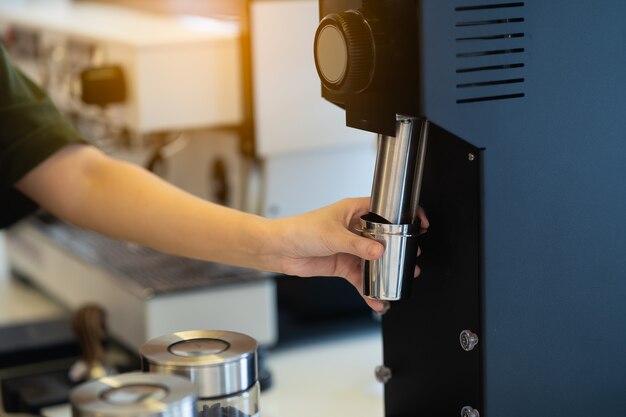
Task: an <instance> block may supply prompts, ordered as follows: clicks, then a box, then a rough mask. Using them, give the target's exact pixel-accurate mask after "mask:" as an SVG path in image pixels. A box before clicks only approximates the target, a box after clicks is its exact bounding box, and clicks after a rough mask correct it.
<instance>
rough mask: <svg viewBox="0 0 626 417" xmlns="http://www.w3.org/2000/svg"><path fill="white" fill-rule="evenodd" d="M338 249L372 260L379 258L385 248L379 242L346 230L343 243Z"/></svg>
mask: <svg viewBox="0 0 626 417" xmlns="http://www.w3.org/2000/svg"><path fill="white" fill-rule="evenodd" d="M340 251H341V252H345V253H349V254H351V255H354V256H358V257H359V258H361V259H367V260H372V259H378V258H380V257H381V256H382V254H383V252H384V251H385V248H384V246H383V245H382V244H381V243H380V242H377V241H375V240H374V239H370V238H367V237H363V236H358V235H355V234H354V233H351V232H348V233H347V236H346V239H345V245H344V247H343V248H341V249H340Z"/></svg>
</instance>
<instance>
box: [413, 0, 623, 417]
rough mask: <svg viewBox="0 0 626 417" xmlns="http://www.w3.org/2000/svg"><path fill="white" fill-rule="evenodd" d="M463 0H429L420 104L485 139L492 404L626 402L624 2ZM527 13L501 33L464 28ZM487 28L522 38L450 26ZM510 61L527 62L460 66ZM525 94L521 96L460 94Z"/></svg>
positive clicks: (510, 412) (549, 409)
mask: <svg viewBox="0 0 626 417" xmlns="http://www.w3.org/2000/svg"><path fill="white" fill-rule="evenodd" d="M460 3H467V2H450V1H439V0H432V1H424V2H423V21H422V24H423V34H424V38H423V59H422V62H423V69H424V71H423V74H424V82H423V86H424V109H425V110H424V111H425V116H427V118H429V119H430V120H432V121H433V122H435V123H436V124H438V125H439V126H442V127H444V128H445V129H447V130H449V131H450V132H452V133H454V134H455V135H457V136H459V137H461V138H463V139H464V140H466V141H468V142H470V143H472V144H473V145H475V146H477V147H481V148H484V151H483V222H484V223H483V224H484V227H483V233H484V235H483V236H484V238H483V242H484V267H483V274H484V275H483V279H484V281H483V282H484V286H483V294H484V296H483V299H484V303H483V318H484V319H483V324H482V328H483V332H484V335H483V338H482V339H484V344H483V358H484V359H483V361H484V362H483V363H484V395H485V401H486V404H485V405H486V409H487V410H488V412H489V415H490V416H507V417H513V416H569V417H571V416H581V417H582V416H590V415H594V416H603V417H608V416H616V417H617V416H624V415H626V219H625V214H626V3H625V2H623V1H602V2H592V1H580V0H579V1H556V0H550V1H526V2H525V4H524V5H523V6H522V7H520V8H519V9H515V8H510V9H505V8H501V9H486V10H464V11H456V10H455V6H459V5H461V4H460ZM481 4H482V3H481ZM463 5H465V4H463ZM520 16H521V17H523V18H524V21H523V22H519V23H506V24H501V25H500V26H502V27H503V28H502V30H496V31H495V32H494V28H493V26H455V25H456V24H457V22H463V21H479V20H485V19H501V18H509V17H511V18H515V17H520ZM481 32H482V33H481ZM493 33H524V37H523V38H512V39H494V40H480V41H478V40H476V41H471V40H467V41H457V40H456V38H464V37H473V36H479V35H480V34H484V35H487V34H493ZM521 48H523V49H524V51H523V52H519V53H507V54H501V55H493V56H475V57H459V56H457V55H458V54H462V53H465V52H475V51H477V50H478V51H485V50H502V49H507V50H512V49H521ZM517 62H519V63H523V64H524V67H522V68H515V69H510V70H501V71H499V73H497V72H498V71H479V72H470V73H457V72H456V70H457V69H459V68H465V67H473V66H476V67H478V66H489V65H498V64H502V63H517ZM504 73H506V74H504ZM519 78H523V80H524V81H523V82H522V83H515V84H509V85H494V86H476V87H460V88H458V87H457V85H458V84H466V83H476V82H481V81H485V80H486V79H487V80H492V79H498V80H499V79H519ZM517 93H523V94H524V96H523V97H521V98H514V99H505V100H496V101H484V102H475V103H464V104H461V103H459V104H457V103H456V102H457V100H459V99H461V100H462V99H464V98H468V97H477V96H497V95H502V94H517ZM481 341H482V340H481Z"/></svg>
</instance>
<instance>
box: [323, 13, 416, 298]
mask: <svg viewBox="0 0 626 417" xmlns="http://www.w3.org/2000/svg"><path fill="white" fill-rule="evenodd" d="M377 4H378V2H369V3H368V5H369V6H371V7H373V8H376V7H377V6H376V5H377ZM368 13H369V11H366V10H365V8H362V9H350V10H346V11H344V12H340V13H331V14H328V15H326V16H325V17H324V18H322V20H321V21H320V24H319V26H318V28H317V31H316V34H315V41H314V57H315V66H316V69H317V73H318V75H319V77H320V80H321V81H322V93H323V95H324V97H325V98H327V99H329V100H330V101H331V102H333V103H335V104H339V105H341V106H342V107H344V108H346V107H348V106H349V107H350V108H358V109H361V110H363V109H364V108H366V107H367V106H365V103H369V104H372V106H373V107H374V108H375V109H376V111H374V112H373V113H372V114H361V113H359V112H358V111H357V112H356V114H355V113H351V114H347V118H348V119H347V123H348V125H350V126H353V127H354V126H358V127H359V128H362V129H364V130H369V131H372V132H382V131H384V132H386V134H380V133H379V135H378V153H377V157H376V169H375V173H374V183H373V186H372V193H371V206H370V213H369V214H368V215H366V216H364V217H363V218H362V219H361V220H362V221H361V233H362V234H363V235H364V236H367V237H370V238H372V239H376V240H378V241H379V242H381V243H382V244H383V245H384V246H385V252H384V254H383V255H382V257H381V258H380V259H377V260H373V261H365V264H364V268H363V294H364V295H365V296H367V297H370V298H374V299H378V300H389V301H392V300H399V299H400V298H402V297H403V296H406V295H407V292H408V288H409V286H410V284H411V282H412V278H413V275H414V270H415V263H416V257H417V247H418V245H417V237H418V234H419V231H420V224H419V218H418V215H417V213H418V206H419V194H420V186H421V180H422V172H423V167H424V157H425V152H426V141H427V137H428V121H427V120H426V119H425V118H420V117H409V116H403V115H402V114H398V113H399V111H401V109H403V108H404V109H407V108H410V107H411V106H410V105H409V104H408V103H404V102H398V103H396V102H395V101H394V100H393V97H392V98H389V97H385V94H382V97H380V98H381V100H376V99H375V97H378V95H379V94H378V93H380V92H385V93H391V92H392V91H395V90H396V89H406V88H408V87H409V86H407V85H396V84H395V81H394V79H393V77H391V78H390V74H391V73H390V72H389V71H385V70H384V69H385V68H386V67H387V65H381V63H383V62H385V61H387V60H389V59H390V58H391V57H392V56H396V55H402V53H403V51H402V49H401V48H400V49H399V50H398V51H399V52H397V53H391V51H392V50H393V49H397V47H398V45H388V44H386V43H385V39H386V38H385V37H384V36H382V37H381V33H383V32H384V30H383V29H384V28H382V27H380V26H379V25H378V20H371V19H368V15H367V14H368ZM398 70H400V71H401V72H410V71H411V68H410V67H403V68H398ZM389 104H394V106H388V105H389ZM396 105H397V106H396ZM364 106H365V107H364ZM387 107H393V108H394V109H396V110H398V111H394V112H393V113H391V114H390V116H392V117H393V116H395V118H396V124H395V134H394V132H393V126H392V125H391V123H389V125H390V126H386V125H385V127H386V128H385V129H384V130H379V129H375V128H374V126H375V125H376V123H377V122H378V121H380V120H381V119H385V120H387V119H389V122H393V120H392V119H391V117H387V116H388V115H387V113H385V114H384V115H383V114H382V113H381V112H380V111H378V110H381V111H382V110H386V108H387ZM413 114H419V113H413ZM383 116H384V117H383Z"/></svg>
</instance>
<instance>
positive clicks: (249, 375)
mask: <svg viewBox="0 0 626 417" xmlns="http://www.w3.org/2000/svg"><path fill="white" fill-rule="evenodd" d="M256 349H257V343H256V340H254V339H253V338H252V337H250V336H247V335H245V334H242V333H236V332H230V331H222V330H191V331H184V332H177V333H172V334H169V335H165V336H161V337H157V338H155V339H152V340H150V341H148V342H146V343H145V344H144V345H143V346H142V347H141V349H140V353H141V358H142V366H143V370H144V372H155V373H163V374H176V375H181V376H184V377H187V378H189V379H190V380H191V381H192V382H193V383H194V384H195V385H196V388H197V392H198V396H199V397H200V398H201V399H202V398H217V397H225V396H229V395H233V394H236V393H239V392H242V391H246V390H248V389H249V388H251V387H253V386H254V385H255V384H256V383H257V381H258V371H257V352H256Z"/></svg>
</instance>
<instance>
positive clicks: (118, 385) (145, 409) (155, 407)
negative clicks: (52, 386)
mask: <svg viewBox="0 0 626 417" xmlns="http://www.w3.org/2000/svg"><path fill="white" fill-rule="evenodd" d="M195 392H196V390H195V387H194V385H193V384H192V383H191V382H190V381H189V380H187V379H185V378H182V377H179V376H175V375H157V374H146V373H142V372H133V373H128V374H120V375H115V376H110V377H104V378H100V379H98V380H93V381H89V382H86V383H84V384H81V385H79V386H77V387H76V388H74V389H73V390H72V392H71V393H70V402H71V404H72V416H73V417H195V416H196V393H195Z"/></svg>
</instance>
